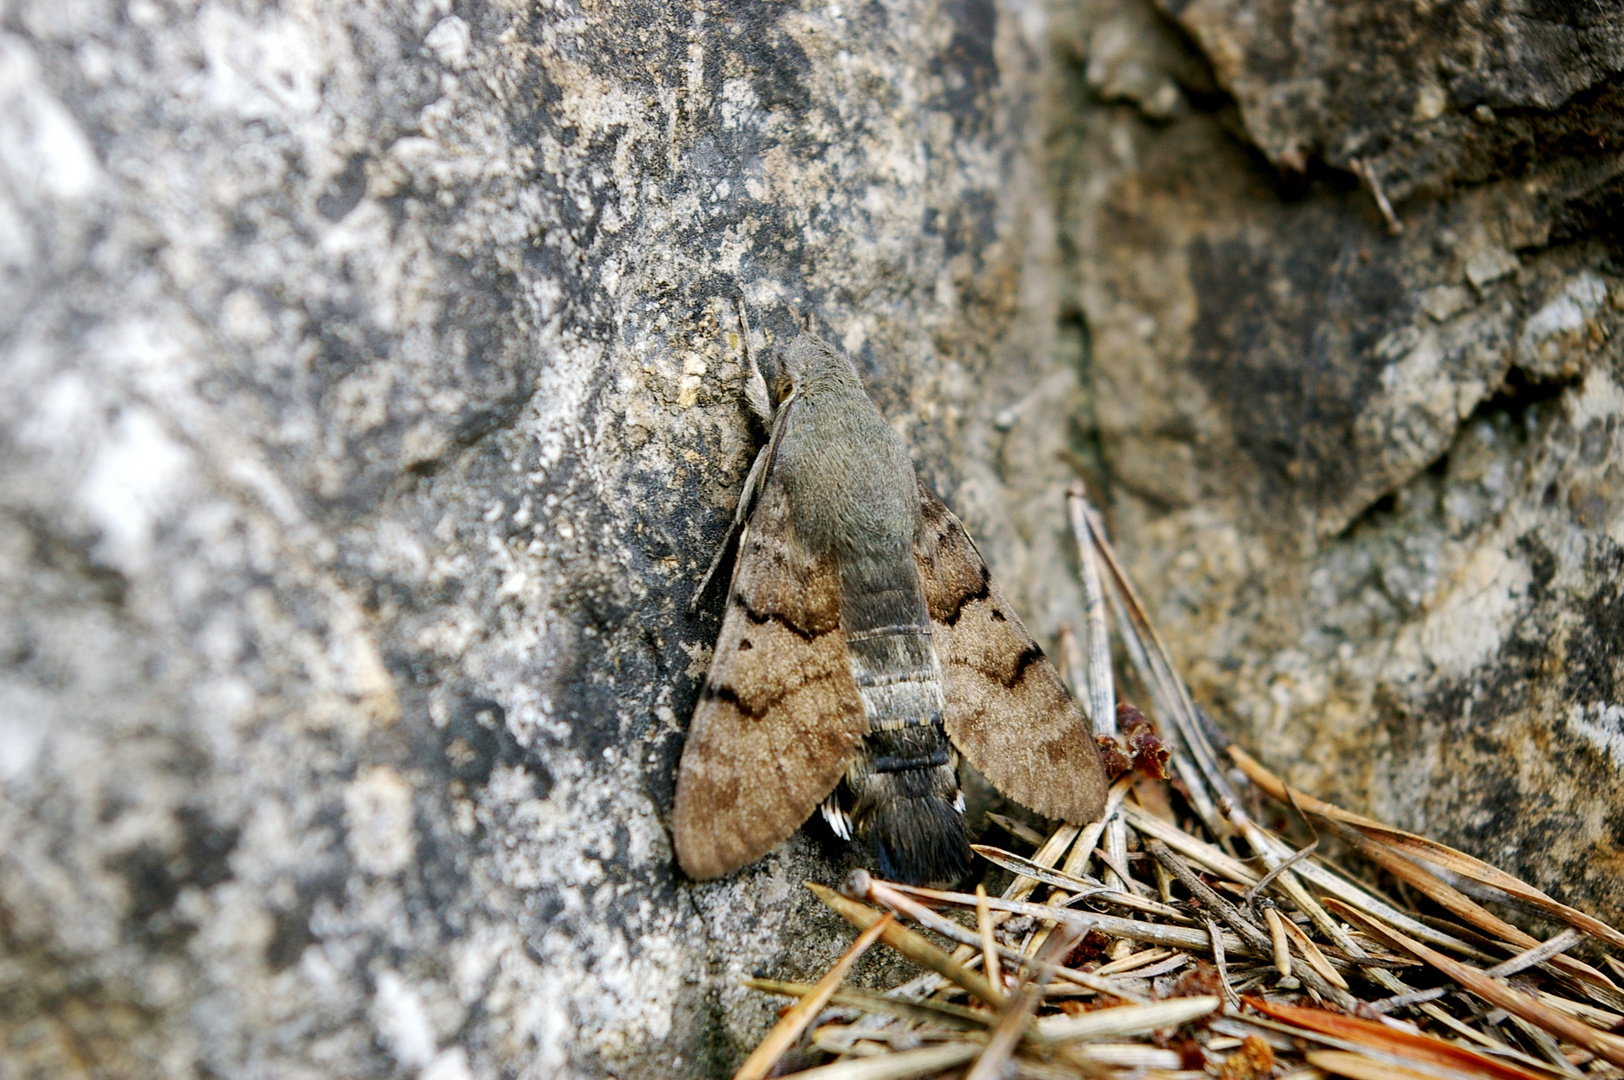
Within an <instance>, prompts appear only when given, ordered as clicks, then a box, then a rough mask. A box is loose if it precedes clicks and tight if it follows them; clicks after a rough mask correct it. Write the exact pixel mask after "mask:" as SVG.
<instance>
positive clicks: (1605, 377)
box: [1053, 0, 1624, 920]
mask: <svg viewBox="0 0 1624 1080" xmlns="http://www.w3.org/2000/svg"><path fill="white" fill-rule="evenodd" d="M1525 9H1526V10H1525ZM1536 9H1537V10H1536ZM1056 38H1057V48H1058V49H1059V50H1060V51H1061V53H1062V54H1063V55H1064V56H1065V57H1066V58H1067V59H1066V61H1065V63H1066V66H1067V68H1068V74H1066V75H1064V76H1063V77H1062V82H1061V83H1060V85H1059V88H1058V89H1057V94H1058V95H1059V96H1060V97H1059V103H1058V106H1057V107H1058V110H1059V111H1058V113H1057V118H1056V121H1055V123H1054V130H1055V132H1056V135H1055V143H1056V151H1055V153H1054V155H1053V159H1054V166H1053V172H1054V176H1055V183H1056V187H1057V189H1058V190H1059V193H1060V194H1059V196H1058V198H1059V200H1060V204H1061V210H1060V212H1059V220H1060V222H1061V225H1060V233H1061V239H1062V243H1063V245H1064V247H1065V249H1066V252H1067V264H1068V268H1069V270H1070V271H1071V274H1072V286H1071V296H1072V298H1073V301H1072V303H1073V306H1074V308H1075V312H1076V314H1075V320H1076V321H1077V322H1079V323H1080V324H1082V325H1084V326H1086V328H1087V330H1088V332H1089V334H1090V338H1091V345H1092V348H1091V352H1090V365H1089V371H1090V377H1089V379H1088V380H1087V385H1088V386H1089V387H1090V388H1091V389H1092V390H1093V392H1094V414H1093V415H1094V421H1095V424H1094V428H1093V432H1094V435H1095V437H1096V446H1097V451H1098V453H1097V464H1096V469H1097V474H1096V475H1097V479H1098V480H1099V481H1100V482H1101V484H1102V485H1103V486H1104V487H1105V488H1106V489H1107V491H1108V495H1109V499H1108V502H1109V507H1110V516H1111V519H1112V522H1113V525H1114V527H1115V530H1116V540H1117V542H1118V544H1119V546H1120V547H1121V548H1122V549H1123V550H1124V551H1125V553H1126V554H1127V556H1128V557H1129V559H1130V561H1131V565H1132V569H1133V571H1134V572H1135V574H1136V576H1137V578H1138V580H1139V581H1140V582H1141V584H1142V586H1143V588H1144V590H1145V592H1146V593H1147V596H1148V598H1150V599H1151V600H1152V602H1153V604H1154V607H1155V614H1156V616H1157V618H1158V620H1159V626H1160V627H1161V629H1162V631H1163V632H1164V633H1165V634H1166V635H1167V636H1168V637H1169V639H1170V641H1171V643H1172V645H1173V648H1174V651H1175V652H1176V653H1177V654H1178V655H1179V656H1180V658H1181V659H1182V660H1183V661H1184V662H1185V663H1186V664H1187V666H1188V669H1189V671H1190V672H1191V676H1192V680H1193V682H1194V689H1195V691H1196V695H1197V697H1198V698H1199V699H1204V700H1205V701H1207V702H1209V703H1211V705H1212V706H1214V710H1215V712H1216V713H1217V714H1218V715H1219V716H1220V717H1221V718H1222V719H1224V720H1225V721H1226V722H1227V726H1228V727H1230V729H1231V730H1232V731H1234V733H1235V734H1236V735H1237V736H1239V737H1241V738H1242V739H1243V740H1244V741H1245V742H1246V743H1247V744H1248V745H1250V746H1251V747H1253V748H1254V749H1255V750H1259V751H1261V752H1262V753H1263V755H1264V756H1265V757H1267V758H1268V759H1269V760H1270V761H1271V762H1273V763H1274V764H1275V765H1277V766H1279V767H1281V768H1282V769H1285V770H1286V771H1287V772H1289V773H1290V774H1291V775H1292V776H1293V777H1295V778H1296V779H1297V780H1298V781H1300V782H1301V783H1303V784H1304V785H1305V786H1306V787H1308V788H1309V789H1311V790H1315V791H1318V792H1321V793H1324V794H1327V795H1329V796H1330V797H1334V798H1336V799H1339V800H1341V801H1343V802H1345V803H1347V804H1349V805H1351V806H1354V807H1358V808H1360V809H1363V810H1368V811H1370V812H1372V813H1374V814H1375V815H1377V816H1379V817H1382V818H1385V819H1387V820H1390V821H1393V822H1395V823H1397V824H1400V825H1405V826H1408V827H1411V828H1415V829H1418V830H1421V831H1424V832H1428V833H1430V834H1433V835H1436V836H1438V837H1439V838H1440V839H1443V840H1446V841H1449V842H1452V843H1456V844H1459V845H1461V846H1463V847H1465V848H1467V849H1469V850H1471V851H1474V852H1476V853H1478V854H1480V855H1482V856H1484V857H1486V858H1489V859H1493V860H1496V861H1498V862H1500V863H1501V864H1503V865H1505V866H1506V867H1507V868H1508V869H1511V870H1514V871H1516V872H1518V873H1521V874H1523V875H1525V876H1527V877H1529V878H1530V879H1531V880H1533V881H1536V882H1538V883H1539V884H1541V885H1542V886H1544V887H1546V888H1548V889H1550V890H1551V891H1552V892H1553V893H1554V894H1556V895H1558V896H1563V897H1567V898H1569V899H1571V900H1573V901H1574V902H1575V903H1578V904H1580V905H1581V906H1586V907H1589V908H1591V909H1592V910H1596V911H1598V912H1601V913H1604V914H1606V915H1608V916H1610V917H1611V918H1613V919H1614V920H1617V919H1618V918H1619V917H1620V916H1621V915H1624V852H1621V851H1620V839H1621V833H1624V787H1621V785H1620V783H1619V779H1620V771H1621V770H1624V593H1621V591H1620V590H1621V584H1620V574H1621V571H1624V347H1621V336H1620V330H1621V329H1624V257H1621V256H1624V235H1621V232H1620V218H1619V215H1618V207H1619V206H1620V205H1624V204H1621V203H1620V195H1621V188H1620V181H1619V179H1618V178H1619V177H1620V176H1621V175H1624V109H1621V108H1620V100H1621V99H1620V95H1621V94H1624V78H1621V77H1620V75H1619V74H1618V73H1619V71H1620V69H1621V68H1624V59H1621V51H1620V49H1621V44H1620V43H1621V42H1624V11H1621V10H1620V9H1619V7H1618V6H1617V5H1612V4H1572V5H1553V4H1544V5H1535V4H1526V5H1522V6H1521V7H1519V6H1518V5H1516V4H1513V3H1505V4H1499V3H1481V4H1478V3H1440V4H1410V3H1401V4H1385V3H1372V4H1337V3H1323V4H1321V3H1285V2H1278V3H1277V2H1274V0H1258V2H1252V0H1227V2H1207V0H1195V2H1193V3H1189V4H1178V3H1175V2H1173V0H1166V2H1165V3H1164V4H1163V6H1162V8H1156V7H1153V6H1152V5H1151V4H1149V3H1144V2H1140V0H1087V2H1085V3H1083V4H1081V5H1079V6H1078V7H1076V8H1070V9H1067V11H1066V12H1064V13H1063V14H1062V16H1061V17H1060V18H1058V19H1057V22H1056ZM1260 152H1261V153H1260ZM1355 159H1358V161H1357V163H1356V161H1355ZM1367 166H1368V172H1367V171H1366V167H1367ZM1358 173H1364V174H1365V175H1363V176H1358V175H1356V174H1358ZM1371 177H1373V178H1374V184H1375V185H1376V187H1372V185H1371ZM1377 188H1379V189H1380V190H1381V191H1382V192H1383V194H1384V195H1385V196H1386V197H1387V198H1389V199H1390V200H1392V201H1393V202H1394V204H1395V205H1394V210H1395V216H1396V218H1397V221H1398V223H1399V225H1400V226H1401V227H1402V232H1400V233H1398V234H1397V235H1395V234H1394V233H1393V232H1392V231H1391V230H1390V229H1389V227H1388V224H1387V223H1386V222H1385V221H1384V218H1383V215H1382V213H1381V210H1380V207H1379V204H1378V201H1377V198H1376V190H1377ZM1401 196H1405V197H1404V198H1401Z"/></svg>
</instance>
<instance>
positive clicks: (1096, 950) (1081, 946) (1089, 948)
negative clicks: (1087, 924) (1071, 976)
mask: <svg viewBox="0 0 1624 1080" xmlns="http://www.w3.org/2000/svg"><path fill="white" fill-rule="evenodd" d="M1110 947H1111V937H1110V935H1109V934H1106V933H1103V932H1102V931H1099V930H1090V931H1089V932H1088V933H1086V934H1084V935H1083V939H1082V940H1081V941H1079V942H1078V943H1077V944H1076V945H1074V946H1072V950H1071V952H1070V953H1068V954H1067V955H1066V959H1065V963H1064V964H1062V965H1061V966H1063V967H1071V968H1074V967H1080V966H1082V965H1083V964H1088V963H1092V962H1094V961H1097V960H1099V959H1101V958H1103V957H1104V956H1105V953H1106V950H1108V949H1109V948H1110Z"/></svg>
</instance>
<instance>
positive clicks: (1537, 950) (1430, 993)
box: [1370, 927, 1585, 1013]
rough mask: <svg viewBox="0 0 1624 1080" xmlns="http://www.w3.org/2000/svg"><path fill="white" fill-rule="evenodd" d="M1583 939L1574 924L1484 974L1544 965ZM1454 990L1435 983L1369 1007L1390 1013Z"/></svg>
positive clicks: (1510, 972) (1509, 972)
mask: <svg viewBox="0 0 1624 1080" xmlns="http://www.w3.org/2000/svg"><path fill="white" fill-rule="evenodd" d="M1584 939H1585V936H1584V935H1583V934H1581V933H1579V931H1577V930H1574V929H1573V928H1572V927H1569V928H1568V929H1566V930H1564V931H1562V932H1561V933H1560V934H1558V935H1556V936H1555V937H1553V938H1552V939H1551V940H1549V941H1547V942H1545V943H1544V944H1543V945H1537V946H1535V947H1534V948H1532V949H1529V950H1528V951H1527V952H1522V953H1518V954H1517V955H1516V956H1513V957H1512V958H1511V959H1510V960H1507V961H1506V962H1505V963H1503V964H1496V965H1494V967H1491V968H1489V969H1488V970H1487V971H1485V972H1483V974H1485V975H1491V976H1494V977H1495V978H1504V977H1505V976H1507V975H1515V974H1516V973H1517V972H1519V971H1524V970H1527V969H1528V968H1531V967H1534V966H1535V965H1537V964H1543V963H1544V962H1545V961H1547V960H1549V959H1550V958H1551V957H1553V956H1555V955H1556V954H1557V953H1559V952H1562V951H1564V950H1566V949H1571V948H1573V947H1574V946H1575V945H1577V944H1579V942H1581V941H1583V940H1584ZM1455 989H1456V988H1455V987H1453V986H1435V987H1433V988H1432V989H1430V990H1416V991H1414V992H1412V993H1408V994H1399V995H1397V996H1395V997H1390V998H1383V999H1382V1000H1381V1001H1373V1002H1371V1003H1370V1007H1371V1008H1372V1009H1374V1010H1375V1011H1376V1012H1379V1013H1389V1012H1392V1011H1393V1010H1394V1009H1402V1008H1406V1007H1408V1006H1411V1005H1419V1004H1421V1003H1422V1002H1424V1001H1436V1000H1437V999H1439V998H1441V997H1443V996H1444V995H1445V994H1451V993H1454V992H1455Z"/></svg>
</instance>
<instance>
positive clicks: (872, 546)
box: [673, 324, 1106, 884]
mask: <svg viewBox="0 0 1624 1080" xmlns="http://www.w3.org/2000/svg"><path fill="white" fill-rule="evenodd" d="M745 337H746V340H747V342H748V338H749V328H748V324H746V325H745ZM746 352H747V356H748V358H749V365H748V366H749V372H748V375H747V377H746V381H745V388H744V394H745V398H746V401H747V402H748V404H749V406H750V408H751V409H752V410H753V411H754V412H755V413H756V414H757V415H758V416H759V417H760V418H761V419H762V421H763V423H764V424H765V425H766V426H767V427H768V429H769V431H770V433H771V434H770V436H769V438H768V440H767V443H766V445H765V446H763V447H762V448H761V450H760V452H759V453H758V454H757V456H756V458H755V463H754V464H753V465H752V466H751V469H750V472H749V474H748V477H747V479H746V480H745V485H744V491H743V493H742V495H741V497H740V500H739V506H738V511H737V513H736V514H735V516H734V524H733V529H732V530H730V532H729V536H728V539H727V540H726V541H724V543H723V546H722V549H721V550H720V551H718V553H717V556H716V559H715V561H714V562H713V563H712V565H711V569H710V571H709V573H707V574H706V576H705V579H704V581H703V582H701V584H700V587H699V589H698V590H697V591H696V593H695V596H694V606H697V604H698V602H699V600H700V598H701V597H703V596H704V595H705V591H706V588H707V586H708V584H709V583H710V581H711V580H712V578H713V577H714V576H715V574H716V572H717V570H718V568H719V567H721V566H722V565H723V563H724V560H725V557H726V555H727V554H728V552H729V550H730V549H733V548H734V544H733V540H734V537H735V536H736V537H737V547H736V557H735V560H734V563H733V572H732V578H731V581H730V584H729V588H728V592H727V602H726V609H725V611H724V614H723V618H722V628H721V631H720V634H719V635H718V637H717V641H716V647H715V650H714V652H713V653H712V657H711V664H710V671H709V674H708V675H707V677H706V680H705V684H704V687H703V688H702V690H701V691H700V695H699V702H698V704H697V706H696V707H695V709H694V715H693V720H692V722H691V724H690V725H689V728H688V737H687V741H686V743H685V745H684V746H683V751H682V764H681V766H680V771H679V773H678V776H677V794H676V806H675V810H674V814H673V834H674V839H675V844H676V852H677V861H678V863H679V864H680V865H681V866H682V869H683V870H684V871H685V872H686V873H687V874H688V875H689V876H690V877H693V878H696V879H707V878H715V877H720V876H722V875H724V874H727V873H729V872H731V871H733V870H735V869H737V868H738V867H740V866H743V865H745V864H746V863H749V862H753V861H755V860H756V859H758V858H760V857H761V856H763V855H765V854H766V853H767V852H768V851H770V850H771V849H772V848H773V847H775V846H776V845H777V844H779V843H780V842H782V841H783V840H785V839H787V838H788V837H789V835H790V834H791V833H793V832H794V831H795V830H796V829H797V828H798V827H799V826H800V825H801V824H802V823H803V822H804V821H805V820H806V819H807V818H808V817H809V816H810V815H811V814H812V813H813V812H814V811H815V810H816V809H818V808H819V807H820V806H821V807H822V809H823V813H824V815H825V817H826V818H827V819H828V820H829V823H830V825H831V826H832V828H833V829H834V831H835V832H836V833H837V834H839V835H840V836H842V837H843V838H845V839H848V840H849V839H852V838H853V836H858V837H866V838H867V839H868V840H869V842H870V843H872V845H873V848H874V852H875V857H876V860H877V863H878V870H879V872H880V874H881V875H882V876H885V877H888V878H891V879H893V880H899V881H904V882H909V883H913V884H925V883H932V882H938V883H948V882H954V881H958V880H961V879H962V878H963V877H965V876H966V875H967V873H968V872H969V870H970V867H971V859H972V854H971V851H970V846H969V836H968V833H967V830H966V827H965V822H964V799H963V795H962V793H961V792H960V790H959V780H958V769H957V766H958V759H959V755H961V754H962V755H963V756H964V757H965V758H967V759H968V760H969V762H970V763H971V764H972V765H974V766H975V767H976V768H977V769H979V770H981V772H982V773H983V774H984V775H985V776H986V777H987V778H988V780H990V781H991V782H992V784H993V786H994V787H995V788H997V789H998V791H999V792H1001V793H1002V794H1003V795H1005V796H1006V797H1008V798H1012V799H1014V800H1015V801H1017V802H1020V803H1022V804H1024V805H1026V806H1028V807H1030V808H1031V809H1032V810H1035V811H1037V812H1038V813H1039V814H1042V815H1044V816H1045V817H1050V818H1062V819H1064V820H1066V821H1069V822H1072V823H1076V824H1081V823H1084V822H1088V821H1092V820H1094V819H1096V818H1097V817H1099V815H1100V813H1101V812H1102V810H1103V808H1104V804H1105V793H1106V780H1105V773H1104V770H1103V768H1102V765H1101V761H1100V754H1099V751H1098V749H1097V747H1096V744H1095V741H1094V738H1093V734H1092V732H1091V730H1090V729H1089V726H1088V722H1087V720H1086V719H1085V718H1084V716H1083V714H1082V712H1081V710H1080V709H1079V708H1078V707H1077V705H1076V703H1075V702H1074V701H1073V700H1072V697H1071V695H1070V693H1069V692H1068V691H1067V689H1066V687H1065V684H1064V683H1062V682H1061V681H1060V677H1059V675H1058V674H1057V673H1056V672H1055V670H1054V668H1053V666H1052V665H1051V664H1050V663H1049V661H1048V660H1047V659H1046V658H1045V656H1044V654H1043V650H1042V649H1040V648H1039V647H1038V645H1037V643H1036V642H1035V641H1033V639H1032V635H1031V634H1029V633H1028V632H1027V630H1026V627H1025V626H1023V625H1022V624H1021V621H1020V619H1018V618H1017V617H1016V615H1015V612H1014V611H1013V609H1012V608H1011V607H1010V605H1009V603H1008V602H1007V601H1006V600H1005V599H1004V597H1003V595H1002V594H1001V593H1000V592H999V591H998V587H997V586H996V585H994V584H993V581H992V579H991V577H989V576H988V573H987V567H986V564H985V562H983V560H982V558H981V554H980V552H979V551H977V549H976V546H975V544H974V543H972V542H971V540H970V537H969V536H968V535H966V533H965V531H964V528H963V526H961V525H960V524H959V521H958V519H957V518H955V517H954V516H953V514H952V513H950V512H949V511H948V509H947V507H946V506H945V505H943V503H942V501H941V500H940V499H938V498H937V497H936V496H935V495H934V494H932V493H931V492H930V491H929V490H928V489H927V488H926V487H925V486H924V484H923V483H921V482H920V480H919V478H918V476H917V475H916V473H915V471H914V467H913V464H912V462H911V461H910V460H909V457H908V452H907V449H906V448H905V447H904V446H903V444H902V440H901V439H900V438H898V436H897V435H896V433H895V432H894V431H893V430H892V429H891V427H890V425H889V424H887V423H886V422H885V419H884V417H882V416H881V415H880V411H879V409H877V408H876V407H875V405H874V403H873V401H872V400H871V399H870V398H869V396H868V394H867V392H866V391H865V390H864V388H863V383H862V380H861V378H860V376H859V375H858V372H857V368H856V366H855V365H854V364H853V363H852V361H851V360H850V359H849V358H848V357H847V356H846V355H845V354H844V353H842V352H840V351H839V350H838V349H836V348H834V347H833V346H831V345H829V344H827V343H825V342H823V341H820V340H819V339H818V338H816V337H813V336H811V335H809V334H806V335H802V336H801V337H799V338H797V339H796V340H795V341H794V342H793V343H791V344H790V345H789V347H788V348H787V349H784V350H782V351H779V352H776V353H775V354H773V355H772V356H770V357H769V358H768V360H767V371H766V372H765V373H764V372H763V371H762V369H761V366H760V365H758V363H757V361H756V357H755V355H754V352H753V351H752V350H750V349H749V348H748V346H747V349H746Z"/></svg>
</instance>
